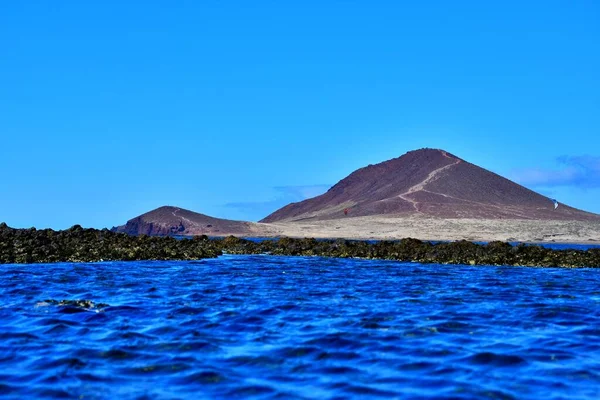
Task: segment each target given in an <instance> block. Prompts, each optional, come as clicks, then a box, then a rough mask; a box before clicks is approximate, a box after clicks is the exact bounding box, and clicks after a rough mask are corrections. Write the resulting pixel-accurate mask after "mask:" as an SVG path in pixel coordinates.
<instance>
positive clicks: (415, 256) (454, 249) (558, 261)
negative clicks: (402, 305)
mask: <svg viewBox="0 0 600 400" xmlns="http://www.w3.org/2000/svg"><path fill="white" fill-rule="evenodd" d="M218 242H219V247H220V248H221V249H223V251H227V252H228V253H232V254H265V253H266V254H272V255H287V256H323V257H341V258H368V259H384V260H395V261H411V262H420V263H439V264H466V265H507V266H530V267H565V268H577V267H590V268H600V249H589V250H552V249H548V248H544V247H541V246H534V245H525V244H520V245H517V246H513V245H511V244H510V243H506V242H498V241H496V242H490V243H488V244H484V245H482V244H476V243H473V242H468V241H464V240H462V241H458V242H446V243H444V242H440V243H431V242H423V241H421V240H417V239H411V238H407V239H402V240H399V241H380V242H375V243H369V242H366V241H359V240H343V239H337V240H316V239H309V238H307V239H292V238H282V239H280V240H278V241H271V240H266V241H262V242H259V243H256V242H253V241H250V240H244V239H240V238H236V237H233V236H232V237H228V238H225V239H222V240H218Z"/></svg>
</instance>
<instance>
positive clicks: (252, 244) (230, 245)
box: [0, 224, 600, 268]
mask: <svg viewBox="0 0 600 400" xmlns="http://www.w3.org/2000/svg"><path fill="white" fill-rule="evenodd" d="M223 252H227V253H230V254H272V255H286V256H322V257H341V258H367V259H384V260H397V261H414V262H421V263H439V264H467V265H513V266H538V267H571V268H574V267H593V268H600V249H589V250H552V249H548V248H544V247H541V246H533V245H525V244H520V245H518V246H513V245H511V244H509V243H505V242H490V243H488V244H476V243H472V242H468V241H458V242H443V243H431V242H423V241H420V240H417V239H410V238H409V239H402V240H398V241H379V242H366V241H358V240H344V239H337V240H317V239H310V238H306V239H292V238H287V237H284V238H280V239H278V240H264V241H261V242H256V241H251V240H246V239H240V238H238V237H235V236H229V237H226V238H224V239H210V238H208V237H207V236H204V235H203V236H194V237H193V238H190V239H179V240H178V239H175V238H172V237H165V236H162V237H159V236H146V235H140V236H130V235H127V234H123V233H115V232H111V231H109V230H107V229H103V230H97V229H84V228H82V227H81V226H79V225H75V226H74V227H72V228H70V229H67V230H64V231H53V230H51V229H44V230H36V229H35V228H31V229H13V228H9V227H8V226H6V224H0V263H40V262H44V263H48V262H61V261H62V262H92V261H117V260H118V261H129V260H196V259H200V258H207V257H217V256H219V255H221V254H223Z"/></svg>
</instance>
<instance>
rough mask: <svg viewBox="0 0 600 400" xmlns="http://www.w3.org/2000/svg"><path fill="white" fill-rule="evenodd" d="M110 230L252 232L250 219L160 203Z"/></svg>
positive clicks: (138, 232) (161, 233) (163, 233)
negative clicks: (231, 218) (159, 205)
mask: <svg viewBox="0 0 600 400" xmlns="http://www.w3.org/2000/svg"><path fill="white" fill-rule="evenodd" d="M112 230H113V231H114V232H122V233H127V234H129V235H151V236H168V235H183V236H191V235H208V236H228V235H238V236H248V235H251V234H252V233H253V230H252V223H251V222H243V221H232V220H228V219H221V218H213V217H209V216H208V215H204V214H200V213H196V212H193V211H189V210H185V209H183V208H178V207H171V206H163V207H159V208H157V209H155V210H152V211H149V212H147V213H145V214H142V215H140V216H137V217H135V218H132V219H130V220H129V221H127V223H126V224H125V225H121V226H118V227H115V228H113V229H112Z"/></svg>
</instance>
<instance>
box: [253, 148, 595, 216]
mask: <svg viewBox="0 0 600 400" xmlns="http://www.w3.org/2000/svg"><path fill="white" fill-rule="evenodd" d="M345 209H346V210H347V215H346V214H345V213H344V210H345ZM368 215H390V216H392V215H393V216H402V215H406V216H408V215H423V216H430V217H439V218H486V219H497V218H517V219H540V220H550V219H552V220H594V221H600V215H597V214H592V213H588V212H585V211H581V210H578V209H575V208H572V207H568V206H566V205H564V204H561V205H559V207H558V208H557V209H556V210H555V209H554V204H553V202H552V201H551V200H550V199H548V198H547V197H545V196H542V195H540V194H538V193H536V192H534V191H532V190H529V189H527V188H525V187H523V186H521V185H518V184H516V183H514V182H512V181H510V180H508V179H506V178H503V177H501V176H499V175H497V174H494V173H493V172H490V171H487V170H485V169H483V168H480V167H478V166H476V165H473V164H471V163H469V162H466V161H464V160H462V159H460V158H458V157H456V156H454V155H452V154H450V153H448V152H446V151H443V150H435V149H421V150H415V151H411V152H408V153H406V154H404V155H403V156H401V157H398V158H394V159H392V160H389V161H385V162H382V163H379V164H376V165H369V166H367V167H364V168H361V169H358V170H356V171H354V172H353V173H351V174H350V175H348V176H347V177H346V178H344V179H342V180H341V181H340V182H338V183H337V184H336V185H335V186H333V187H332V188H331V189H329V190H328V191H327V193H325V194H323V195H321V196H317V197H315V198H312V199H308V200H304V201H301V202H299V203H292V204H289V205H287V206H285V207H283V208H281V209H279V210H277V211H275V212H274V213H272V214H271V215H269V216H267V217H266V218H264V219H263V220H262V221H261V222H278V221H301V220H323V219H336V218H346V217H353V216H368Z"/></svg>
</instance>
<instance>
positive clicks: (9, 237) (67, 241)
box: [0, 224, 221, 264]
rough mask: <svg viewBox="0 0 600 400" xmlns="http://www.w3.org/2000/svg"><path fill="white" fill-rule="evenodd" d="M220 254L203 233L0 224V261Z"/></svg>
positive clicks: (177, 257)
mask: <svg viewBox="0 0 600 400" xmlns="http://www.w3.org/2000/svg"><path fill="white" fill-rule="evenodd" d="M219 255H221V251H220V249H218V248H217V247H215V244H214V242H212V241H210V240H208V238H207V237H206V236H196V237H194V239H187V240H177V239H174V238H172V237H150V236H147V235H141V236H131V235H126V234H123V233H116V232H111V231H109V230H108V229H102V230H98V229H84V228H82V227H81V226H79V225H75V226H73V227H72V228H70V229H66V230H63V231H54V230H51V229H39V230H36V229H35V228H31V229H13V228H10V227H8V226H6V225H5V224H1V225H0V264H7V263H8V264H12V263H40V262H43V263H49V262H91V261H117V260H118V261H131V260H196V259H201V258H207V257H217V256H219Z"/></svg>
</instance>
